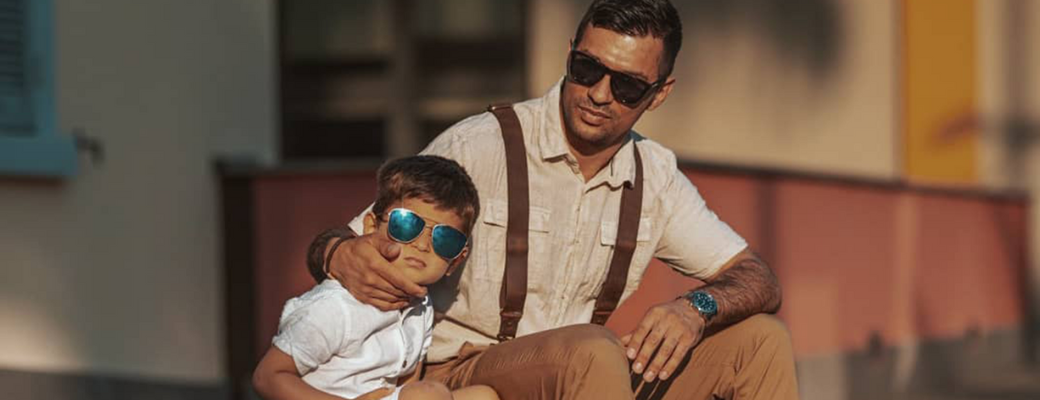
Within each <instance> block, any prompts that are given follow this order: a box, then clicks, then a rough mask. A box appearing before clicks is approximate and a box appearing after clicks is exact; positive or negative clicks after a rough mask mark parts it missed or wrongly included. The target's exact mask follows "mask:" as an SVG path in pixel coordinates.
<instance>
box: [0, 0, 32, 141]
mask: <svg viewBox="0 0 1040 400" xmlns="http://www.w3.org/2000/svg"><path fill="white" fill-rule="evenodd" d="M29 1H30V0H0V131H2V132H3V133H4V134H5V135H12V136H31V135H34V134H35V133H36V130H37V128H38V127H37V126H36V113H35V112H34V111H35V110H34V109H33V105H34V104H33V103H34V101H33V96H32V92H33V89H34V88H32V87H30V85H31V83H30V77H29V71H30V69H31V68H32V66H31V65H30V59H31V57H30V48H29V46H30V42H29V36H30V31H29V29H30V23H29V7H28V6H29V4H28V2H29Z"/></svg>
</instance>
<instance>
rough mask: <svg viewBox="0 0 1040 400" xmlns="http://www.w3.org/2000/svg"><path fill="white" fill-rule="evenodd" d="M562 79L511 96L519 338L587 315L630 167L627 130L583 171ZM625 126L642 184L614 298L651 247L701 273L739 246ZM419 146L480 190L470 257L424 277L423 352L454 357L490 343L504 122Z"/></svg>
mask: <svg viewBox="0 0 1040 400" xmlns="http://www.w3.org/2000/svg"><path fill="white" fill-rule="evenodd" d="M560 82H562V80H561V81H560ZM560 89H561V83H559V82H558V83H557V84H556V85H555V86H553V88H552V89H550V90H549V92H548V93H547V94H546V95H545V96H543V97H541V98H537V99H533V100H528V101H525V102H522V103H518V104H515V105H514V106H513V108H514V109H515V110H516V113H517V116H518V117H519V119H520V125H521V127H522V128H523V134H524V143H525V145H526V147H527V168H528V180H529V187H530V189H529V190H530V214H529V215H530V217H529V218H530V222H529V225H528V226H529V233H528V237H529V239H528V246H529V248H528V256H527V257H528V267H527V268H528V281H527V300H526V302H525V304H524V315H523V318H522V319H521V320H520V323H519V326H518V327H517V336H523V335H527V334H531V333H535V332H540V331H544V330H547V329H552V328H558V327H562V326H566V325H572V324H578V323H588V322H589V321H590V320H591V318H592V311H593V308H594V306H595V300H596V297H597V296H598V295H599V292H600V288H601V286H602V285H603V283H604V281H606V277H607V271H608V267H609V264H610V259H611V256H612V254H613V251H614V243H615V239H616V235H617V223H618V217H619V210H620V204H621V188H622V185H623V184H624V183H625V182H629V181H631V180H633V179H634V177H635V168H634V165H635V158H634V156H633V154H632V140H629V141H628V142H627V143H625V144H624V145H623V146H622V147H621V149H620V150H619V151H618V152H617V154H616V155H615V156H614V157H613V158H612V159H611V160H610V162H609V163H608V164H607V165H606V166H605V167H604V168H603V169H602V170H600V171H599V172H598V173H597V174H596V175H595V176H594V177H593V178H592V179H591V180H589V181H588V182H586V181H585V178H584V177H583V175H582V173H581V171H580V170H579V168H578V162H577V159H575V158H574V156H573V155H572V154H571V152H570V150H569V147H568V144H567V140H566V138H565V137H564V133H563V130H562V129H563V128H562V125H561V122H560ZM629 136H630V138H632V139H635V140H636V141H638V142H639V144H638V149H639V152H640V154H641V155H642V159H643V179H644V183H643V203H642V212H641V217H640V220H639V233H638V236H637V238H636V239H637V243H636V250H635V253H634V254H633V257H632V263H631V266H630V268H629V270H628V280H627V284H626V286H625V290H624V293H623V294H622V297H621V300H622V301H623V300H624V299H626V298H628V297H629V296H630V295H631V294H632V292H634V291H635V290H636V288H637V287H638V286H639V282H640V281H641V280H642V277H643V273H644V272H645V271H646V267H647V265H648V263H649V262H650V260H651V258H653V257H656V258H658V259H660V260H662V261H663V262H665V263H666V264H668V265H669V266H671V267H672V268H673V269H675V270H677V271H679V272H681V273H683V274H685V275H688V276H693V277H696V278H707V277H709V276H711V275H712V274H714V273H715V272H717V271H718V270H719V269H720V268H721V267H722V266H723V265H724V264H725V263H726V262H727V261H728V260H729V259H730V258H732V257H733V256H735V255H736V254H737V253H739V252H740V251H741V250H743V249H744V248H745V247H747V243H746V242H745V241H744V239H743V238H741V237H740V236H739V235H738V234H737V233H736V232H734V231H733V230H732V229H730V227H729V226H728V225H726V224H725V223H724V222H722V221H720V220H719V219H718V218H717V217H716V216H715V213H713V212H712V211H711V210H709V209H708V207H707V206H706V205H705V203H704V199H702V198H701V196H700V194H698V193H697V189H696V188H695V187H694V186H693V184H691V183H690V180H689V179H687V178H686V175H684V174H683V173H682V171H680V170H679V168H678V165H677V163H676V159H675V154H674V153H672V151H671V150H668V149H666V148H665V147H663V146H661V145H660V144H658V143H656V142H654V141H652V140H649V139H646V138H644V137H642V136H640V135H639V134H638V133H636V132H635V131H632V132H630V135H629ZM422 154H431V155H439V156H443V157H446V158H450V159H453V160H456V161H457V162H459V164H461V165H462V166H463V167H464V168H465V169H466V171H467V172H468V173H469V174H470V177H471V178H472V179H473V183H474V184H475V185H476V187H477V191H478V193H479V195H480V215H479V216H478V220H477V222H476V224H475V226H474V228H473V233H472V235H471V236H472V241H471V246H472V248H471V249H470V252H469V258H468V260H466V263H465V265H463V266H461V267H460V270H459V271H457V272H456V273H455V274H453V276H452V277H448V278H445V279H442V281H441V282H438V283H437V284H435V285H433V286H431V287H430V293H431V295H432V297H433V302H434V308H435V309H437V311H438V312H443V313H444V316H445V318H444V320H443V321H440V322H438V323H437V324H436V326H435V327H434V331H433V345H432V346H431V348H430V353H429V358H428V361H430V362H437V361H444V360H447V359H450V358H452V357H455V356H456V355H457V354H458V352H459V348H460V347H461V346H462V344H463V343H465V342H470V343H473V344H474V345H487V344H493V343H496V342H497V339H495V337H496V336H497V334H498V330H499V323H500V317H499V311H500V305H499V292H500V290H501V287H502V278H503V271H504V270H505V237H506V221H507V214H508V200H509V194H508V190H507V188H506V164H505V148H504V145H503V142H502V134H501V128H500V126H499V124H498V120H497V119H495V117H494V115H492V114H491V113H487V112H485V113H482V114H478V115H475V116H472V117H469V118H467V119H465V120H463V121H461V122H459V123H457V124H455V125H454V126H452V127H450V128H448V129H447V130H446V131H444V132H443V133H441V134H440V135H439V136H438V137H437V138H436V139H434V140H433V142H431V143H430V144H429V146H427V147H426V149H425V150H423V152H422ZM366 212H367V211H366ZM363 216H364V213H362V215H360V216H358V217H357V218H355V219H354V220H353V221H351V223H350V227H351V229H352V230H353V231H354V232H362V231H363V229H362V217H363Z"/></svg>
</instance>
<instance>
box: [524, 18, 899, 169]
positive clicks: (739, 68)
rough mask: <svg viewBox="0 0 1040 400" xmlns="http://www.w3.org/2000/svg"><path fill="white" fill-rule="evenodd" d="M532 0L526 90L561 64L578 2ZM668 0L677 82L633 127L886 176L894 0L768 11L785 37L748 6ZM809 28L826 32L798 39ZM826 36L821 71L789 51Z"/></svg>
mask: <svg viewBox="0 0 1040 400" xmlns="http://www.w3.org/2000/svg"><path fill="white" fill-rule="evenodd" d="M532 3H533V4H532V18H531V23H532V29H531V31H530V35H531V36H529V37H530V51H531V65H530V66H529V67H530V70H531V73H532V78H531V86H530V91H531V93H532V94H541V93H543V92H544V91H545V89H546V88H548V87H549V86H550V85H552V83H554V82H555V81H556V80H557V79H559V77H560V76H561V75H562V74H563V66H564V64H565V57H566V50H567V47H566V46H567V40H568V38H570V37H571V36H572V35H573V32H574V27H575V26H576V24H577V22H578V20H579V19H580V18H581V14H582V12H584V7H585V5H586V4H587V3H588V2H586V1H577V0H572V1H567V2H559V1H554V0H535V1H533V2H532ZM821 3H823V4H831V3H828V2H821ZM675 4H676V7H677V8H678V9H679V11H680V13H681V14H682V18H683V22H684V31H685V32H684V34H685V36H684V38H683V50H682V52H681V53H680V55H679V60H678V62H677V64H676V72H675V76H676V78H677V80H678V81H677V83H676V85H677V86H676V88H675V90H673V92H672V95H671V97H670V98H669V99H668V101H667V102H666V103H665V104H664V106H662V107H661V108H660V109H658V110H657V111H654V112H651V113H649V114H647V115H646V116H645V117H644V118H643V120H642V121H640V123H639V124H638V125H637V127H636V128H637V130H639V131H640V132H641V133H643V134H645V135H647V136H650V137H651V138H653V139H655V140H658V141H660V142H662V143H664V144H665V145H667V146H668V147H670V148H672V149H673V150H675V151H676V153H678V154H679V155H680V156H681V157H686V158H692V159H698V160H712V161H721V162H726V163H736V164H743V165H761V166H770V167H781V168H788V169H797V170H808V171H817V172H826V173H835V174H848V175H858V176H869V177H879V178H892V177H895V176H896V174H897V171H898V169H899V166H898V164H897V160H898V156H897V149H896V148H895V145H896V143H895V138H896V136H895V135H896V127H897V125H896V123H897V122H896V112H895V110H896V109H897V108H896V107H897V106H898V104H897V103H896V99H897V94H898V93H897V92H896V86H895V85H896V72H897V67H898V65H897V64H896V63H897V61H898V59H897V58H896V56H897V51H898V48H897V46H896V43H897V36H896V34H897V28H898V24H897V21H896V19H895V16H896V14H895V13H896V9H895V7H896V4H897V3H896V2H892V1H853V0H843V1H835V2H833V4H831V6H832V7H833V8H831V9H826V10H825V11H824V12H822V14H824V15H826V17H825V18H826V20H827V21H830V22H829V23H830V24H832V26H833V28H834V29H833V30H832V31H829V32H816V31H809V30H806V31H802V29H803V28H805V24H801V23H798V21H797V20H796V19H792V18H795V17H792V16H786V17H785V16H775V17H774V18H777V21H778V23H781V24H791V26H792V27H793V28H792V29H793V30H794V31H793V33H792V35H793V37H794V39H793V43H787V44H780V45H778V44H777V42H776V41H775V40H774V39H775V37H774V36H775V35H774V34H772V33H770V32H769V31H764V30H762V29H761V28H762V25H763V22H762V19H761V17H760V19H754V18H750V17H747V16H746V15H744V14H753V13H755V12H758V10H757V9H753V7H750V6H748V5H743V6H741V5H736V3H734V5H729V6H718V7H717V8H719V9H712V8H710V7H708V8H706V9H695V7H694V6H693V5H691V4H685V3H683V2H676V3H675ZM720 4H722V3H720ZM726 4H728V2H726ZM755 4H757V3H755ZM726 7H729V8H726ZM741 7H743V8H741ZM759 8H760V7H759ZM697 12H700V13H701V14H699V15H698V14H695V13H697ZM828 12H829V13H828ZM785 18H786V19H785ZM792 21H793V22H792ZM812 35H826V36H827V39H824V40H813V39H808V40H800V39H805V38H807V37H809V38H811V37H812ZM827 40H833V41H834V46H833V48H832V50H834V51H833V52H832V53H829V54H830V55H829V57H830V61H829V63H828V66H827V67H826V68H825V69H824V70H816V69H813V68H811V67H809V64H808V63H807V61H806V60H804V59H799V56H798V55H799V54H805V52H806V51H807V50H806V48H805V47H804V44H805V43H826V42H827ZM785 46H787V47H785ZM803 58H804V57H803Z"/></svg>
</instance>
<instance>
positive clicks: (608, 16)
mask: <svg viewBox="0 0 1040 400" xmlns="http://www.w3.org/2000/svg"><path fill="white" fill-rule="evenodd" d="M589 25H592V26H594V27H597V28H603V29H608V30H611V31H614V32H617V33H622V34H625V35H628V36H647V35H651V36H653V37H654V38H657V39H663V40H664V55H663V57H662V58H661V61H660V62H661V66H660V68H658V74H659V75H660V76H659V77H658V79H664V78H665V77H667V76H668V75H671V74H672V68H673V67H674V66H675V57H677V56H678V55H679V48H680V47H682V21H680V20H679V12H678V11H676V10H675V7H673V6H672V3H671V2H669V1H668V0H596V1H593V2H592V4H591V5H590V6H589V9H588V11H586V12H585V16H584V17H582V18H581V23H580V24H578V32H577V33H575V34H574V44H575V45H577V44H578V43H581V38H582V35H584V34H585V28H587V27H588V26H589Z"/></svg>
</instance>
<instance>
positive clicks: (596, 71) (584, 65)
mask: <svg viewBox="0 0 1040 400" xmlns="http://www.w3.org/2000/svg"><path fill="white" fill-rule="evenodd" d="M569 66H570V68H569V71H567V73H568V75H570V78H571V80H573V81H574V82H576V83H577V84H579V85H584V86H592V85H595V84H596V82H599V81H600V79H603V75H604V74H606V73H607V68H606V67H604V66H603V64H600V63H599V62H598V61H596V60H593V59H591V58H589V57H587V56H585V55H582V54H581V53H571V62H570V65H569Z"/></svg>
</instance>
